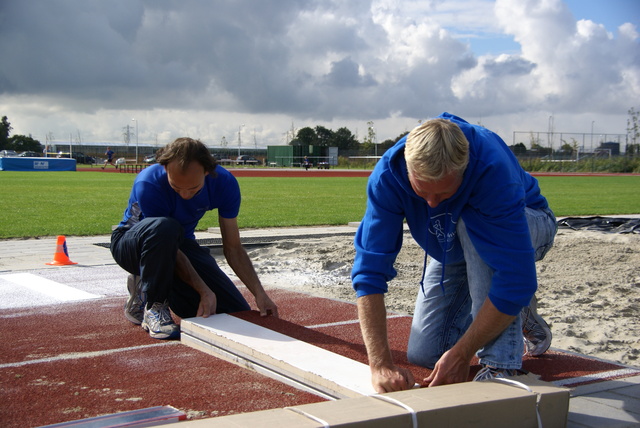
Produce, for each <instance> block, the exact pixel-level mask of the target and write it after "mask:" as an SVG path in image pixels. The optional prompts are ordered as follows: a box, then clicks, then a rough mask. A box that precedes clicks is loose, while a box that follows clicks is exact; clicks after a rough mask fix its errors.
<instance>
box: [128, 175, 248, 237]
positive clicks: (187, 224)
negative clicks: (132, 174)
mask: <svg viewBox="0 0 640 428" xmlns="http://www.w3.org/2000/svg"><path fill="white" fill-rule="evenodd" d="M215 173H216V174H215V176H212V175H211V174H209V175H207V176H206V177H205V181H204V186H203V188H202V189H201V190H200V191H199V192H198V194H197V195H196V196H194V197H193V198H191V199H189V200H185V199H182V198H181V197H180V195H178V193H176V191H175V190H173V189H172V188H171V186H170V185H169V180H168V178H167V172H166V171H165V169H164V167H163V166H162V165H160V164H155V165H152V166H150V167H148V168H145V169H143V170H142V171H141V172H140V173H139V174H138V176H137V177H136V179H135V181H134V183H133V187H132V189H131V195H130V196H129V205H128V206H127V208H126V210H125V211H124V216H123V218H122V221H121V222H120V225H119V227H122V228H127V229H128V228H130V227H131V226H133V225H134V224H136V223H138V222H139V221H140V220H142V219H144V218H148V217H171V218H173V219H176V220H177V221H178V222H179V223H180V224H181V225H182V227H183V228H184V236H185V238H189V239H195V229H196V226H197V225H198V222H199V221H200V219H201V218H202V217H203V216H204V214H205V213H206V212H207V211H211V210H214V209H217V210H218V214H219V215H220V216H221V217H223V218H236V217H237V216H238V212H239V211H240V199H241V197H240V186H239V185H238V180H236V178H235V177H234V176H233V175H232V174H231V173H230V172H229V171H227V170H226V169H224V168H222V167H221V166H219V165H218V166H217V167H216V170H215Z"/></svg>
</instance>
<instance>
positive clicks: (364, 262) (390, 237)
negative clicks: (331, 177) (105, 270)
mask: <svg viewBox="0 0 640 428" xmlns="http://www.w3.org/2000/svg"><path fill="white" fill-rule="evenodd" d="M392 180H393V178H392V177H390V174H387V175H386V176H385V175H384V174H383V175H382V176H379V175H376V176H374V175H372V176H371V178H370V179H369V183H368V185H367V196H368V200H367V209H366V212H365V214H364V218H363V219H362V222H361V223H360V227H359V228H358V231H357V232H356V237H355V241H354V244H355V249H356V256H355V260H354V263H353V269H352V272H351V279H352V282H353V288H354V289H355V290H356V295H357V296H358V297H361V296H365V295H367V294H380V293H386V292H387V290H388V286H387V282H388V281H390V280H392V279H393V278H395V276H396V274H397V272H396V270H395V269H394V267H393V264H394V262H395V260H396V257H397V255H398V253H399V252H400V248H401V247H402V230H403V221H404V212H403V209H402V203H401V200H400V197H399V193H398V192H397V189H393V182H392ZM393 190H395V191H393Z"/></svg>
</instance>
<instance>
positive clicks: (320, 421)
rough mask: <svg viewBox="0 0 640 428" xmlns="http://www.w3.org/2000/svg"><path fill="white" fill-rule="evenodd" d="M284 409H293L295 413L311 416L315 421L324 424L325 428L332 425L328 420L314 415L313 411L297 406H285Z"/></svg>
mask: <svg viewBox="0 0 640 428" xmlns="http://www.w3.org/2000/svg"><path fill="white" fill-rule="evenodd" d="M284 410H291V411H292V412H294V413H297V414H299V415H302V416H304V417H306V418H309V419H311V420H313V421H315V422H318V423H319V424H321V425H322V427H323V428H331V426H330V425H329V423H327V421H325V420H322V419H320V418H319V417H317V416H313V415H312V414H311V413H307V412H305V411H304V410H300V409H298V408H296V407H285V408H284Z"/></svg>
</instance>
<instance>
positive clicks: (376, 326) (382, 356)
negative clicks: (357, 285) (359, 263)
mask: <svg viewBox="0 0 640 428" xmlns="http://www.w3.org/2000/svg"><path fill="white" fill-rule="evenodd" d="M357 303H358V317H359V319H360V329H361V330H362V338H363V339H364V343H365V346H366V348H367V354H368V356H369V365H370V366H371V367H385V366H391V365H393V360H392V357H391V350H390V349H389V342H388V337H387V311H386V308H385V304H384V295H383V294H369V295H367V296H362V297H359V298H358V301H357Z"/></svg>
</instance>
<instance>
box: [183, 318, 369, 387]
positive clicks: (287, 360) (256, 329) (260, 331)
mask: <svg viewBox="0 0 640 428" xmlns="http://www.w3.org/2000/svg"><path fill="white" fill-rule="evenodd" d="M180 330H181V335H180V336H181V339H180V340H181V341H182V342H183V343H184V344H186V345H188V346H191V347H194V348H196V349H199V350H202V351H204V352H207V353H210V354H215V355H217V356H219V357H221V358H223V359H226V360H228V361H232V362H234V363H237V364H240V365H243V366H245V367H249V368H252V369H254V370H257V371H260V372H261V373H263V374H266V375H268V376H270V377H273V378H275V379H277V380H280V381H282V380H283V379H282V378H283V377H284V378H288V379H290V380H291V381H292V383H299V384H302V385H307V386H308V387H309V388H311V390H316V391H319V392H321V393H322V395H323V396H326V397H329V398H336V399H340V398H348V397H361V396H363V395H372V394H375V390H374V389H373V386H372V385H371V372H370V370H369V366H367V365H366V364H362V363H360V362H358V361H354V360H352V359H350V358H347V357H344V356H342V355H338V354H336V353H334V352H330V351H327V350H325V349H322V348H319V347H317V346H314V345H311V344H309V343H305V342H302V341H300V340H297V339H294V338H291V337H289V336H286V335H284V334H281V333H278V332H275V331H273V330H269V329H267V328H264V327H261V326H259V325H256V324H253V323H251V322H248V321H245V320H242V319H239V318H236V317H234V316H232V315H228V314H218V315H214V316H211V317H208V318H189V319H184V320H182V321H181V323H180ZM270 373H271V374H270Z"/></svg>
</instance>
